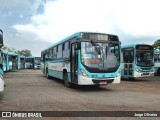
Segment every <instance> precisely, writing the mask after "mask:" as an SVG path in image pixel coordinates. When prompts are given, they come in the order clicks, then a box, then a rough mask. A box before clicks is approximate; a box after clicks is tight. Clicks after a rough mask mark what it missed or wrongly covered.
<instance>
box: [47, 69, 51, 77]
mask: <svg viewBox="0 0 160 120" xmlns="http://www.w3.org/2000/svg"><path fill="white" fill-rule="evenodd" d="M46 77H47V79H50V76H49V74H48V69H46Z"/></svg>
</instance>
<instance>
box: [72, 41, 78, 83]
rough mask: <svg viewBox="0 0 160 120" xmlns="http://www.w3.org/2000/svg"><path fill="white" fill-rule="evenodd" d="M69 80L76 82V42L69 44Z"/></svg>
mask: <svg viewBox="0 0 160 120" xmlns="http://www.w3.org/2000/svg"><path fill="white" fill-rule="evenodd" d="M70 60H71V81H72V82H73V83H78V50H77V44H76V43H73V44H71V59H70Z"/></svg>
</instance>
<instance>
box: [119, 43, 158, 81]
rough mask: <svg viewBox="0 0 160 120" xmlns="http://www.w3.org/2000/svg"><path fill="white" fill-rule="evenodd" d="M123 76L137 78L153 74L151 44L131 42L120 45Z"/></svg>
mask: <svg viewBox="0 0 160 120" xmlns="http://www.w3.org/2000/svg"><path fill="white" fill-rule="evenodd" d="M121 50H122V71H121V76H122V77H123V78H125V77H127V78H133V79H134V78H138V77H147V76H154V72H155V70H154V59H153V52H154V49H153V46H151V45H146V44H132V45H126V46H122V48H121Z"/></svg>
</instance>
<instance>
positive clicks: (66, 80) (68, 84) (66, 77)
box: [63, 73, 72, 88]
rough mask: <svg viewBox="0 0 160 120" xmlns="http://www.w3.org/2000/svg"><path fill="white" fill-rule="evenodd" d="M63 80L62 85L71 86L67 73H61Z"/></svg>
mask: <svg viewBox="0 0 160 120" xmlns="http://www.w3.org/2000/svg"><path fill="white" fill-rule="evenodd" d="M63 80H64V85H65V86H66V87H68V88H71V87H72V83H71V82H69V81H68V74H67V73H64V74H63Z"/></svg>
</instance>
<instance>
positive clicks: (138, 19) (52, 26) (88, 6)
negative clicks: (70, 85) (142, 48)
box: [12, 0, 160, 42]
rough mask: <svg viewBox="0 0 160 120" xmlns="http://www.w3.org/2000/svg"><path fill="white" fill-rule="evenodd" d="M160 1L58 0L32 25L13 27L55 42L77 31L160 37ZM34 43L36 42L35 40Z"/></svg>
mask: <svg viewBox="0 0 160 120" xmlns="http://www.w3.org/2000/svg"><path fill="white" fill-rule="evenodd" d="M159 4H160V1H159V0H148V1H145V0H141V1H139V0H57V1H47V2H46V3H45V5H44V13H43V14H36V15H34V16H32V17H31V23H29V24H25V25H21V24H17V25H14V26H12V28H14V29H16V30H17V32H18V33H19V34H22V35H24V36H25V35H28V33H32V34H35V35H36V36H37V37H36V39H38V40H44V41H50V42H56V41H59V40H60V39H63V38H64V37H67V36H68V35H70V34H73V33H74V32H77V31H98V32H105V33H114V34H118V33H119V32H120V31H117V28H118V30H121V32H124V33H127V34H130V35H133V36H145V35H147V36H149V35H151V36H154V35H160V33H159V31H160V27H159V26H160V22H159V21H160V16H159V15H158V14H159V13H158V12H159V11H158V7H159V6H158V5H159ZM32 39H33V38H32Z"/></svg>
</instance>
